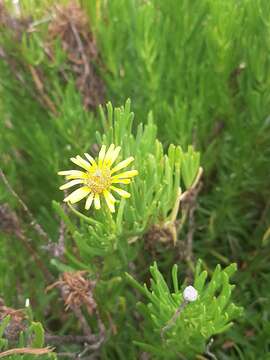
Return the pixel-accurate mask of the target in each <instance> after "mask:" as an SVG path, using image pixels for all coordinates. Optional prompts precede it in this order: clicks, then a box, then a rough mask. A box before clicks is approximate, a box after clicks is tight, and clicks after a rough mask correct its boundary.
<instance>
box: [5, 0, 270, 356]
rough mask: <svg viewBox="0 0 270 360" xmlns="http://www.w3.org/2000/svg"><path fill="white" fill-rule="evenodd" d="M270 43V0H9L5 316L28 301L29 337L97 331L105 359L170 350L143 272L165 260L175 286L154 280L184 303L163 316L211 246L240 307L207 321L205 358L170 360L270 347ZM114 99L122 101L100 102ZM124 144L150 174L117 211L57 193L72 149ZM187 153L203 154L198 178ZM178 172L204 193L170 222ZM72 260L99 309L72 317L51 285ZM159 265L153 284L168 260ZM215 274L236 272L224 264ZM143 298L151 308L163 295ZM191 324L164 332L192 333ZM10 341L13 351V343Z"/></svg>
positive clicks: (212, 258)
mask: <svg viewBox="0 0 270 360" xmlns="http://www.w3.org/2000/svg"><path fill="white" fill-rule="evenodd" d="M269 53H270V3H269V1H268V0H238V1H235V0H226V1H223V0H194V1H187V0H167V1H162V0H148V1H140V0H112V1H105V0H104V1H102V0H100V1H99V0H89V1H88V0H81V1H80V2H79V1H78V2H76V1H75V0H74V1H71V2H70V1H64V0H63V1H60V2H57V3H56V2H54V1H42V2H35V1H34V0H21V1H20V2H19V5H17V6H14V4H13V3H12V2H11V1H1V2H0V92H1V96H0V115H1V116H0V126H1V130H0V134H1V138H0V139H1V141H0V154H1V155H0V163H1V169H2V171H1V180H2V181H1V182H0V190H1V191H0V221H1V222H0V245H1V246H0V255H1V257H0V259H1V260H0V294H1V297H2V298H3V304H2V303H1V304H2V305H1V304H0V321H1V323H2V322H3V318H4V315H5V316H6V315H7V314H10V312H12V311H13V310H7V309H11V308H16V309H18V308H19V309H20V308H23V307H24V305H25V300H26V299H27V298H29V299H30V303H31V308H32V310H31V311H30V310H29V309H28V313H27V314H26V315H24V316H26V318H27V322H29V324H28V323H27V324H26V323H24V321H26V320H21V318H20V319H19V320H18V319H17V320H18V321H17V320H16V319H15V320H16V321H17V322H16V321H15V325H16V324H17V323H19V324H21V322H22V321H23V327H20V326H22V325H20V326H19V329H18V326H17V325H16V326H17V327H16V326H15V330H16V329H17V330H16V331H15V333H16V332H17V333H18V332H19V331H21V330H23V331H28V332H29V334H31V333H34V334H35V336H36V337H37V338H38V339H39V340H37V342H36V347H42V346H43V340H45V342H46V344H49V345H52V346H56V350H57V351H56V352H58V356H59V358H60V357H61V354H62V353H64V354H62V355H63V358H65V357H66V358H69V356H70V357H72V356H73V358H76V357H75V356H77V355H74V354H78V353H82V352H83V351H84V350H83V345H82V344H83V343H84V342H83V340H85V339H82V338H80V339H78V338H76V341H75V340H74V339H75V338H73V340H74V341H68V340H70V338H69V339H68V338H65V340H64V336H69V335H70V334H72V336H90V335H89V331H90V330H91V331H92V333H91V336H94V337H93V338H91V341H90V343H88V349H87V351H88V353H87V354H86V355H87V356H90V355H89V353H90V354H91V356H92V358H95V357H94V356H96V358H100V357H101V358H103V359H127V358H128V359H137V358H142V359H145V358H147V356H149V355H147V354H146V353H148V352H152V354H153V355H151V356H153V357H154V358H155V357H159V358H165V355H164V353H163V352H162V351H164V346H165V354H166V355H167V356H169V355H168V352H167V351H166V345H164V346H163V345H162V344H160V341H161V340H160V339H159V337H158V336H157V337H156V335H157V333H158V332H156V333H155V335H154V336H153V337H152V336H151V334H152V332H154V330H153V329H155V327H158V326H157V324H159V321H161V323H162V324H164V322H165V323H166V321H165V320H164V319H162V318H161V319H158V320H157V321H156V322H155V324H154V325H153V324H152V325H151V321H150V322H147V321H148V320H145V321H144V322H143V320H142V319H143V318H145V319H148V317H149V316H147V314H145V312H142V314H145V316H144V315H140V314H139V313H138V312H137V310H136V302H137V301H138V300H140V301H142V302H145V301H146V300H145V299H144V298H143V297H141V295H139V293H138V290H142V289H141V288H140V286H139V285H138V284H139V283H143V282H146V283H147V284H148V285H149V279H150V275H149V266H150V265H151V264H153V262H154V261H157V263H158V267H159V270H160V272H161V273H162V274H163V276H164V278H165V280H166V282H167V283H168V286H169V288H170V290H168V289H164V288H163V290H162V291H161V290H160V291H159V290H158V289H159V288H158V289H156V291H158V293H159V294H161V295H160V296H161V299H163V298H164V297H166V298H168V293H169V292H170V293H171V292H172V291H174V293H173V294H174V296H173V295H172V299H174V300H173V301H176V302H175V304H174V306H172V304H171V305H170V306H171V310H168V309H169V307H167V306H169V305H168V304H167V305H166V304H165V303H164V309H165V310H164V311H165V312H166V311H168V315H167V317H166V319H167V320H168V319H169V318H170V314H171V315H172V314H173V309H174V307H175V306H176V304H178V303H179V301H180V300H181V291H180V290H181V289H182V288H181V286H182V285H180V288H175V287H174V290H172V286H171V285H174V286H176V285H175V284H176V282H177V281H176V280H174V282H172V280H171V270H172V268H173V265H174V264H175V263H176V264H178V268H179V269H178V272H179V274H180V277H178V281H180V284H190V283H191V284H192V283H193V280H192V279H193V278H194V270H195V264H196V262H197V259H199V258H200V259H202V264H201V265H200V266H202V267H203V269H205V270H207V272H208V274H209V275H210V277H212V275H213V272H214V269H215V267H216V265H217V264H218V263H220V264H221V266H222V267H227V266H229V264H231V263H237V265H238V272H237V273H236V275H235V276H234V277H233V282H234V283H235V284H236V285H237V286H236V290H235V291H234V293H233V300H234V302H235V303H237V304H238V305H241V306H242V307H243V308H244V313H243V314H242V316H238V318H237V323H236V324H235V325H234V326H233V327H230V328H229V329H227V328H226V330H228V331H227V332H225V333H223V331H218V330H217V328H218V327H215V328H213V329H214V330H213V331H212V332H211V331H210V330H209V327H207V329H208V330H209V334H208V332H207V335H205V339H204V341H203V342H200V341H202V339H201V338H200V336H201V335H198V334H197V335H195V337H196V339H197V340H198V342H200V344H199V345H198V347H197V348H196V350H195V352H193V350H194V349H193V350H192V351H191V350H190V349H189V348H186V347H183V348H182V347H180V348H178V350H175V351H176V352H173V353H172V355H171V358H172V359H173V358H175V359H176V358H178V357H177V356H180V355H179V353H177V351H179V352H181V354H182V355H184V356H186V357H187V358H188V359H193V358H196V356H197V358H198V359H207V358H211V356H212V358H213V356H214V355H213V354H215V356H216V357H217V358H218V359H268V358H270V342H269V336H268V335H269V331H270V329H269V316H270V314H269V312H270V303H269V291H270V273H269V247H270V244H269V241H270V222H269V215H270V202H269V199H270V197H269V196H270V186H269V180H270V179H269V168H270V146H269V138H270V117H269V116H270V113H269V109H270V93H269V88H270V57H269ZM128 98H130V99H131V105H130V102H129V101H127V102H126V100H127V99H128ZM108 101H111V102H112V104H113V106H112V105H108V106H107V108H106V107H105V106H104V107H103V110H100V109H99V108H98V105H99V104H102V105H105V104H106V103H107V102H108ZM122 105H125V106H123V107H122V108H117V109H115V108H114V107H118V106H122ZM130 106H131V109H130ZM132 112H134V114H135V117H134V119H133V113H132ZM141 123H142V124H143V125H140V124H141ZM112 129H114V130H112ZM103 134H104V135H103ZM156 139H159V141H160V142H159V141H157V140H156ZM112 142H115V143H117V144H119V145H122V148H123V156H128V155H133V156H134V157H135V159H137V161H135V166H137V168H138V169H139V172H140V174H141V177H138V178H137V179H136V180H135V181H134V186H132V198H131V200H130V203H128V202H126V203H123V202H122V203H120V206H119V211H118V213H117V215H116V217H113V218H112V217H110V216H109V215H108V214H107V213H101V214H96V213H95V212H90V213H86V212H85V211H83V210H81V212H82V213H83V214H84V215H87V216H89V218H83V217H82V215H80V214H79V216H76V214H74V211H76V209H75V210H74V209H73V210H70V209H69V208H66V207H64V206H62V204H61V203H62V199H63V194H62V193H61V192H60V191H59V189H58V188H59V186H60V181H61V180H60V179H59V177H58V176H57V171H59V170H62V169H68V168H69V166H70V165H69V164H68V159H69V158H70V156H74V155H76V154H83V152H85V151H88V152H90V153H91V154H92V155H97V153H98V150H99V146H100V144H101V143H105V144H110V143H112ZM171 144H174V145H175V146H176V147H174V146H172V145H171ZM189 145H193V147H194V148H195V149H196V151H199V152H200V154H201V158H200V163H201V166H202V167H203V169H204V171H203V176H202V177H201V178H200V179H199V184H196V187H195V188H194V189H195V190H194V189H193V188H192V184H193V183H194V179H195V175H194V174H196V172H197V171H198V169H199V162H198V159H199V155H198V153H197V152H194V150H193V149H192V148H189V150H188V146H189ZM179 146H181V148H180V147H179ZM165 154H168V157H167V156H166V155H165ZM189 159H191V160H189ZM185 161H190V162H191V164H192V165H193V166H194V173H192V174H191V175H190V174H189V175H190V179H189V178H188V177H186V178H185V176H184V173H185V170H184V167H183V166H184V165H183V164H184V163H185ZM177 169H178V170H177ZM178 171H179V173H178ZM154 174H156V176H155V177H154ZM177 174H178V175H177ZM185 180H186V181H185ZM189 180H190V181H189ZM180 184H181V187H182V190H183V192H184V191H190V189H192V196H191V197H190V196H189V198H188V200H187V201H186V202H184V203H183V206H181V210H180V212H179V215H178V217H177V218H173V219H172V217H171V211H172V210H173V208H174V206H175V201H176V199H177V188H178V185H180ZM189 195H190V192H189ZM79 209H80V208H79ZM77 210H78V209H77ZM77 215H78V214H77ZM168 224H169V225H170V226H172V227H170V226H169V227H168ZM172 229H173V231H176V233H177V241H176V243H174V241H173V239H172V236H173V235H172V231H171V230H172ZM173 234H174V233H173ZM74 271H75V275H76V276H77V277H76V278H75V280H74V279H73V281H79V282H80V281H82V282H83V284H84V286H86V288H87V289H88V290H89V289H91V296H90V297H91V299H92V302H91V306H90V304H89V303H87V304H84V306H86V310H85V308H84V309H83V310H80V311H79V312H78V309H77V310H76V308H73V309H69V311H65V305H64V302H63V299H61V291H59V290H57V289H56V288H57V287H59V283H57V284H55V288H53V289H52V290H50V291H45V290H46V288H47V287H48V286H49V285H51V284H53V283H55V282H57V281H58V279H59V277H60V279H61V280H60V285H61V284H62V285H63V282H64V283H65V284H70V282H69V281H70V278H67V277H66V276H69V275H67V274H70V272H72V273H73V274H74ZM78 271H79V272H80V273H78ZM81 271H85V272H86V273H81ZM155 271H157V270H155ZM125 272H127V273H129V274H131V275H132V278H136V279H137V280H138V283H136V284H135V283H134V281H133V280H131V278H130V277H128V276H130V275H125ZM152 272H153V268H152ZM225 272H226V271H225ZM197 275H198V274H197ZM151 276H152V277H153V278H154V282H152V285H153V284H154V283H155V281H156V278H155V276H157V272H154V274H153V273H152V274H151ZM174 276H175V275H174ZM213 276H214V275H213ZM224 276H225V275H224ZM176 278H177V276H176ZM61 281H62V282H61ZM160 281H161V280H160ZM216 282H217V284H219V286H221V285H222V284H223V286H224V284H225V283H226V284H228V279H227V278H226V279H225V278H223V275H218V280H216ZM130 284H131V285H132V286H133V287H135V288H136V286H137V290H135V291H134V289H132V286H130ZM158 284H159V285H160V284H163V282H162V281H161V282H160V283H159V282H158ZM159 285H158V286H159ZM68 286H69V285H68ZM152 289H153V288H152ZM60 290H61V286H60ZM164 291H165V293H164ZM215 291H216V292H217V293H216V295H217V297H218V295H219V294H220V290H219V288H218V287H217V289H216V290H214V292H215ZM214 292H213V294H214ZM142 294H143V295H144V296H147V295H146V293H145V292H143V291H142ZM62 295H63V294H62ZM227 295H228V296H227ZM227 295H226V296H227V297H226V299H227V301H229V294H227ZM64 299H65V298H64ZM202 299H203V296H202ZM148 300H149V302H150V304H151V303H152V301H153V299H152V298H151V297H150V298H149V299H148ZM160 301H161V302H162V300H160ZM202 301H203V300H202ZM206 303H207V301H206ZM66 305H68V304H67V303H66ZM1 306H2V307H1ZM194 306H195V305H194ZM198 306H199V305H198ZM224 306H225V305H224ZM8 307H10V308H8ZM89 307H90V308H89ZM71 308H72V306H71ZM148 309H150V310H149V311H150V318H151V315H153V314H156V313H155V311H156V310H155V305H153V307H152V308H151V305H150V308H149V307H148ZM166 309H167V310H166ZM29 311H30V312H31V316H32V317H34V319H35V320H36V321H40V322H41V323H42V324H43V327H44V329H45V331H44V333H42V334H41V332H42V330H40V328H39V325H36V326H35V325H33V324H32V325H31V323H32V321H33V318H32V317H31V316H30V315H29ZM152 311H153V313H152ZM190 311H191V310H190ZM195 313H196V309H195V308H194V312H191V315H190V317H191V318H192V317H194V319H196V316H195V315H196V314H195ZM221 313H222V312H221ZM1 314H2V316H1ZM239 314H240V311H238V313H237V315H239ZM148 315H149V314H148ZM220 315H224V314H223V313H222V314H219V315H215V316H217V318H218V319H219V316H220ZM234 315H235V314H234ZM233 317H235V316H233ZM82 318H83V319H86V320H82ZM223 320H224V319H223ZM84 321H86V325H85V324H84ZM194 321H195V320H194ZM196 321H197V320H196ZM196 321H195V322H196ZM202 321H206V322H207V321H208V320H207V319H205V320H202ZM13 322H14V319H13ZM34 324H37V323H34ZM138 324H141V325H138ZM142 324H144V325H142ZM28 325H29V326H30V327H31V326H32V328H31V329H30V328H29V326H28ZM33 326H34V327H33ZM160 326H161V325H159V327H158V328H160ZM177 326H178V325H177ZM181 326H182V325H181V324H180V323H179V326H178V327H177V328H176V330H175V331H176V332H175V333H173V331H172V332H171V333H170V335H168V336H169V339H171V340H173V341H175V336H177V339H179V344H180V345H181V344H182V345H183V344H184V341H183V342H182V343H181V336H182V332H183V329H182V328H181ZM85 327H86V328H85ZM142 327H144V328H145V333H144V335H143V336H142V331H141V329H142ZM26 328H27V329H28V330H26ZM3 329H4V328H3ZM89 329H90V330H89ZM220 329H221V328H220ZM208 330H207V331H208ZM223 330H225V329H223ZM87 331H88V333H87ZM185 331H189V330H185ZM219 332H221V334H219V335H218V336H215V337H214V341H213V344H212V345H211V351H210V350H209V349H208V348H207V344H208V343H209V339H210V337H212V335H214V334H218V333H219ZM3 334H4V330H3ZM29 334H28V335H27V334H26V335H24V336H25V337H26V338H27V336H28V337H30V338H31V339H32V337H33V336H32V335H29ZM53 334H57V336H58V338H57V339H56V338H52V337H53V336H54V335H53ZM187 334H191V332H190V333H189V332H188V333H187ZM200 334H201V333H200ZM5 335H6V336H5V338H6V337H7V338H9V336H7V334H5ZM1 336H2V333H1V331H0V337H1ZM31 336H32V337H31ZM55 336H56V335H55ZM61 336H62V338H61V339H60V337H61ZM190 336H191V335H190ZM46 337H47V338H46ZM88 338H89V337H88ZM191 338H192V336H191ZM67 339H68V340H67ZM2 340H3V341H4V342H3V345H1V343H0V346H3V349H4V348H8V346H9V347H12V346H13V347H14V346H15V345H14V344H13V343H12V342H10V341H9V345H8V344H7V342H6V339H2ZM9 340H10V339H9ZM17 340H18V339H17V338H16V342H17ZM199 340H200V341H199ZM18 341H19V340H18ZM134 341H135V343H134ZM188 341H189V340H188ZM188 341H187V342H188ZM59 342H60V343H59ZM141 342H147V344H148V346H152V348H151V349H152V350H153V348H155V349H156V353H155V352H154V351H152V350H151V349H150V348H149V347H145V345H143V346H142V347H140V346H138V343H141ZM25 344H28V345H29V342H27V341H26V340H25V339H24V341H23V340H22V339H21V340H20V344H19V345H20V347H23V346H26V345H25ZM149 344H150V345H149ZM32 345H33V344H32ZM37 345H38V346H37ZM180 345H179V346H180ZM182 345H181V346H182ZM16 346H18V344H17V345H16ZM91 346H92V347H91ZM183 346H184V345H183ZM34 347H35V346H34ZM169 347H170V343H169ZM142 348H143V350H142ZM171 349H172V348H171ZM174 349H175V348H174ZM198 349H199V350H198ZM208 350H209V351H208ZM144 351H146V352H144ZM59 353H60V354H59ZM203 354H204V355H203ZM211 354H212V355H211ZM16 356H18V355H16ZM27 356H28V357H29V355H26V356H25V358H27ZM45 356H49V357H50V356H54V355H45ZM16 358H17V357H16ZM88 358H90V357H88Z"/></svg>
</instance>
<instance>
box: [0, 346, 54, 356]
mask: <svg viewBox="0 0 270 360" xmlns="http://www.w3.org/2000/svg"><path fill="white" fill-rule="evenodd" d="M53 350H54V349H53V348H50V347H46V348H43V349H31V348H16V349H10V350H7V351H3V352H1V353H0V358H3V357H6V356H10V355H15V354H31V355H37V356H38V355H44V354H48V353H50V352H52V351H53Z"/></svg>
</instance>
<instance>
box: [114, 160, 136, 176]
mask: <svg viewBox="0 0 270 360" xmlns="http://www.w3.org/2000/svg"><path fill="white" fill-rule="evenodd" d="M132 161H134V157H132V156H131V157H129V158H127V159H126V160H123V161H121V162H120V163H119V164H117V165H116V166H115V167H114V168H113V169H112V171H111V174H113V173H115V172H116V171H119V170H121V169H123V168H125V167H126V166H128V165H129V164H130V163H132Z"/></svg>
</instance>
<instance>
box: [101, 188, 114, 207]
mask: <svg viewBox="0 0 270 360" xmlns="http://www.w3.org/2000/svg"><path fill="white" fill-rule="evenodd" d="M103 195H104V197H105V200H106V203H107V205H108V208H109V209H110V211H111V212H115V207H114V203H115V201H116V200H115V198H114V197H113V196H112V194H111V193H110V192H109V191H108V190H104V191H103Z"/></svg>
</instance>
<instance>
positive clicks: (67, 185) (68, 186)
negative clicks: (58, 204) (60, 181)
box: [59, 179, 84, 190]
mask: <svg viewBox="0 0 270 360" xmlns="http://www.w3.org/2000/svg"><path fill="white" fill-rule="evenodd" d="M83 182H84V180H81V179H79V180H72V181H70V182H68V183H66V184H64V185H62V186H60V188H59V189H60V190H65V189H68V188H70V187H72V186H74V185H78V184H83Z"/></svg>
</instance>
